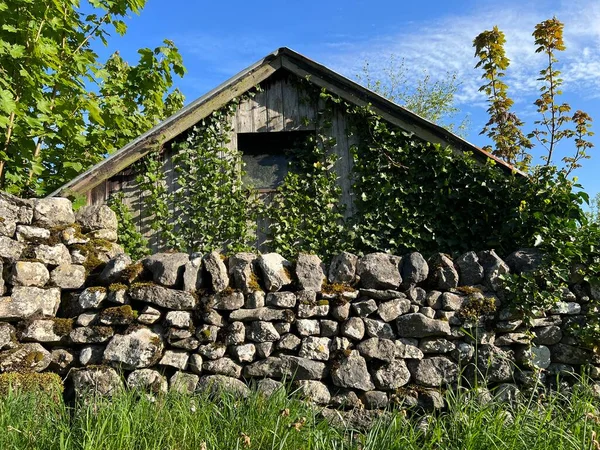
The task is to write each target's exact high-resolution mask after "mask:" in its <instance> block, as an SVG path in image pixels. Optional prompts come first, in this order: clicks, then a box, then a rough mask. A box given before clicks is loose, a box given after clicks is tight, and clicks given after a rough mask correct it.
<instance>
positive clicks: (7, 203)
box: [0, 192, 35, 225]
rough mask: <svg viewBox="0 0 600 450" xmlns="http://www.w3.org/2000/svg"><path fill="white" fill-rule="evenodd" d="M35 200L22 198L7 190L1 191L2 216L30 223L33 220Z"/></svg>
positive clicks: (0, 210) (0, 206)
mask: <svg viewBox="0 0 600 450" xmlns="http://www.w3.org/2000/svg"><path fill="white" fill-rule="evenodd" d="M34 201H35V200H25V199H21V198H19V197H16V196H14V195H12V194H9V193H7V192H0V217H6V218H9V219H11V220H14V221H16V222H17V223H20V224H24V225H30V224H31V221H32V220H33V203H34Z"/></svg>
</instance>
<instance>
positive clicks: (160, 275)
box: [142, 253, 190, 287]
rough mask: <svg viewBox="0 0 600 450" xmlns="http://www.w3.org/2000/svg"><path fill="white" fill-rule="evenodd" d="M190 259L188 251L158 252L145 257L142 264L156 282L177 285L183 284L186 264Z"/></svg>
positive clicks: (170, 285)
mask: <svg viewBox="0 0 600 450" xmlns="http://www.w3.org/2000/svg"><path fill="white" fill-rule="evenodd" d="M189 260H190V257H189V256H188V255H187V253H156V254H154V255H152V256H149V257H147V258H144V259H143V260H142V264H143V265H144V268H145V269H146V270H148V271H149V272H150V273H151V274H152V279H153V280H154V282H155V283H158V284H161V285H163V286H166V287H175V286H181V285H182V284H183V274H184V271H185V265H186V264H187V263H188V262H189Z"/></svg>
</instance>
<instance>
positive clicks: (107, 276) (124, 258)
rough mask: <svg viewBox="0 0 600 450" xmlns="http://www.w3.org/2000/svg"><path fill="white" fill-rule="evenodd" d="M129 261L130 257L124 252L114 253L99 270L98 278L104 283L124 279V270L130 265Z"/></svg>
mask: <svg viewBox="0 0 600 450" xmlns="http://www.w3.org/2000/svg"><path fill="white" fill-rule="evenodd" d="M131 263H132V261H131V258H130V257H129V255H127V254H126V253H121V254H119V255H116V256H115V257H114V258H112V259H110V260H109V261H108V262H107V263H106V266H104V269H102V272H100V276H99V277H98V280H99V281H100V282H101V283H104V284H110V283H115V282H117V281H124V279H125V278H126V276H125V270H126V269H127V268H128V267H130V266H131Z"/></svg>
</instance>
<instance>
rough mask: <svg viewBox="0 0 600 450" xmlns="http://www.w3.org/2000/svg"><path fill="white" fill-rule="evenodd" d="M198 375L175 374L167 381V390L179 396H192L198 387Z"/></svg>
mask: <svg viewBox="0 0 600 450" xmlns="http://www.w3.org/2000/svg"><path fill="white" fill-rule="evenodd" d="M198 380H199V377H198V375H195V374H193V373H186V372H175V373H174V374H173V376H172V377H171V378H170V379H169V390H170V391H171V392H177V393H179V394H193V393H194V392H196V388H197V386H198Z"/></svg>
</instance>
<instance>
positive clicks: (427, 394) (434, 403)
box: [417, 389, 445, 411]
mask: <svg viewBox="0 0 600 450" xmlns="http://www.w3.org/2000/svg"><path fill="white" fill-rule="evenodd" d="M417 405H418V406H419V407H420V408H422V409H423V410H424V411H435V410H438V409H443V408H444V406H445V403H444V397H443V395H442V394H441V393H440V392H439V391H437V390H435V389H423V390H422V391H420V392H419V399H418V402H417Z"/></svg>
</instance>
